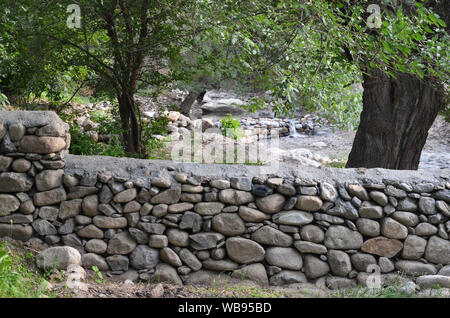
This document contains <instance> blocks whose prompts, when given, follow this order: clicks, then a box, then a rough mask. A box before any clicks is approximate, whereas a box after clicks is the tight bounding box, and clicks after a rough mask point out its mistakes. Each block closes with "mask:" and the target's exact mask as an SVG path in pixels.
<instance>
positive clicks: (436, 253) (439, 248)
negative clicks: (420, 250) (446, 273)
mask: <svg viewBox="0 0 450 318" xmlns="http://www.w3.org/2000/svg"><path fill="white" fill-rule="evenodd" d="M425 258H426V260H427V261H429V262H432V263H434V264H444V265H447V264H450V241H449V240H444V239H442V238H440V237H438V236H432V237H431V238H430V239H429V240H428V244H427V248H426V250H425Z"/></svg>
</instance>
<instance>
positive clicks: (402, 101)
mask: <svg viewBox="0 0 450 318" xmlns="http://www.w3.org/2000/svg"><path fill="white" fill-rule="evenodd" d="M363 87H364V93H363V111H362V113H361V119H360V125H359V127H358V131H357V132H356V136H355V140H354V141H353V146H352V150H351V152H350V155H349V157H348V162H347V165H346V167H347V168H357V167H365V168H375V167H379V168H386V169H398V170H416V169H418V167H419V160H420V154H421V152H422V149H423V147H424V145H425V142H426V140H427V136H428V130H429V129H430V127H431V125H432V124H433V122H434V120H435V118H436V116H437V114H438V112H439V111H440V110H441V109H442V108H443V107H444V91H443V89H442V87H439V88H437V87H435V86H433V79H431V78H424V79H422V80H421V79H419V78H417V77H416V76H414V75H410V74H404V73H399V74H398V75H397V78H396V79H395V78H391V77H389V76H387V75H386V74H384V73H383V72H382V71H380V70H375V71H371V74H369V75H364V82H363Z"/></svg>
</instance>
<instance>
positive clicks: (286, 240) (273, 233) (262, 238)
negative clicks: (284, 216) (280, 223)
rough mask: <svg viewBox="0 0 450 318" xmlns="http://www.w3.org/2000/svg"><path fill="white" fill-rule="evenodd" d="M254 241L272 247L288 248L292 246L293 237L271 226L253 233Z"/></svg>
mask: <svg viewBox="0 0 450 318" xmlns="http://www.w3.org/2000/svg"><path fill="white" fill-rule="evenodd" d="M251 237H252V240H254V241H256V242H258V243H260V244H264V245H271V246H281V247H288V246H290V245H291V244H292V241H293V239H292V236H290V235H288V234H286V233H283V232H281V231H279V230H277V229H274V228H273V227H271V226H268V225H266V226H263V227H261V228H260V229H258V230H256V231H255V232H253V233H252V236H251Z"/></svg>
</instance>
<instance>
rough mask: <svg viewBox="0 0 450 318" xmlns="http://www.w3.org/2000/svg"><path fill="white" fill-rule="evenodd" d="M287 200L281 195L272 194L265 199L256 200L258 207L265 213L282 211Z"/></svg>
mask: <svg viewBox="0 0 450 318" xmlns="http://www.w3.org/2000/svg"><path fill="white" fill-rule="evenodd" d="M285 201H286V199H285V198H284V196H282V195H281V194H278V193H276V194H272V195H269V196H267V197H264V198H257V199H256V206H257V207H258V209H260V210H261V211H263V212H265V213H269V214H272V213H276V212H279V211H280V210H281V208H282V207H283V204H284V202H285Z"/></svg>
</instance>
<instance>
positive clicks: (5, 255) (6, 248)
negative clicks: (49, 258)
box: [0, 241, 57, 298]
mask: <svg viewBox="0 0 450 318" xmlns="http://www.w3.org/2000/svg"><path fill="white" fill-rule="evenodd" d="M34 262H35V259H34V254H33V253H31V252H28V251H26V250H21V249H17V248H15V247H14V246H13V244H11V243H9V242H7V241H1V243H0V298H49V297H51V298H53V297H56V296H57V295H56V294H55V293H52V292H50V290H49V289H48V288H47V287H48V282H47V280H46V279H45V276H44V275H43V274H41V273H40V272H39V271H37V270H36V269H35V268H34Z"/></svg>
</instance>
